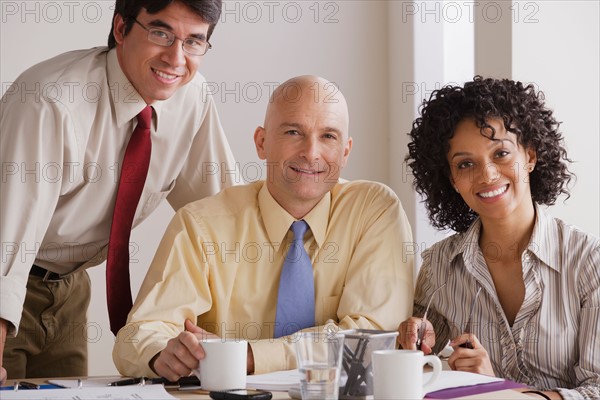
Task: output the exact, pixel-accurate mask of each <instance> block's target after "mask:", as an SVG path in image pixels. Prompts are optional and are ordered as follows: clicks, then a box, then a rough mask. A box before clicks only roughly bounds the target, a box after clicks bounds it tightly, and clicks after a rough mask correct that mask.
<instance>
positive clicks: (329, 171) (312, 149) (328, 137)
mask: <svg viewBox="0 0 600 400" xmlns="http://www.w3.org/2000/svg"><path fill="white" fill-rule="evenodd" d="M348 125H349V122H348V105H347V103H346V99H345V98H344V96H343V95H342V93H341V92H340V90H339V89H338V88H337V86H336V85H335V84H333V83H332V82H329V81H328V80H326V79H323V78H320V77H318V76H311V75H305V76H298V77H296V78H292V79H289V80H287V81H285V82H284V83H282V84H281V85H279V86H278V87H277V89H276V90H275V91H274V92H273V95H272V96H271V98H270V101H269V105H268V107H267V113H266V116H265V123H264V127H258V128H257V129H256V132H255V133H254V142H255V144H256V150H257V152H258V156H259V157H260V158H261V159H262V160H266V161H267V165H268V168H267V182H266V184H267V188H268V189H269V192H270V193H271V195H272V196H273V198H274V199H275V200H276V201H277V202H278V203H279V204H280V205H281V206H282V207H283V208H284V209H286V210H287V211H288V212H289V213H290V214H291V215H293V216H294V217H295V218H298V219H300V218H302V217H303V216H304V215H306V213H308V212H309V211H310V210H311V209H312V208H313V207H314V206H315V205H316V204H317V203H318V202H319V201H320V200H321V199H322V198H323V196H325V194H326V193H327V192H329V191H330V190H331V189H332V188H333V186H334V185H335V184H336V183H337V182H338V178H339V176H340V173H341V170H342V169H343V168H344V167H345V166H346V161H347V159H348V156H349V154H350V151H351V149H352V138H350V137H349V136H348Z"/></svg>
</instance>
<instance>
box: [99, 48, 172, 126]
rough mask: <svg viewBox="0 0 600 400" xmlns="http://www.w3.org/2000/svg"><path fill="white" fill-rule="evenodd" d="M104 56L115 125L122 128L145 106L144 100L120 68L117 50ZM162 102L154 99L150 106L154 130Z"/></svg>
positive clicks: (112, 50)
mask: <svg viewBox="0 0 600 400" xmlns="http://www.w3.org/2000/svg"><path fill="white" fill-rule="evenodd" d="M106 57H107V62H106V64H107V70H108V72H107V79H108V85H109V86H108V87H109V91H110V96H111V98H112V102H113V104H114V107H115V116H116V119H117V126H118V127H119V128H122V127H123V126H125V124H127V123H129V122H130V121H131V120H134V119H135V118H136V116H137V115H138V114H139V113H140V111H142V110H143V109H144V107H146V102H145V101H144V99H142V96H140V94H139V93H138V91H137V90H135V88H134V87H133V84H132V83H131V82H129V80H128V79H127V77H126V76H125V73H124V72H123V70H122V69H121V66H120V65H119V59H118V58H117V50H116V49H111V50H110V51H109V52H108V55H107V56H106ZM162 103H163V102H162V101H156V102H154V103H153V104H152V108H153V109H154V113H153V114H154V118H152V120H153V123H155V124H154V131H156V127H157V126H158V117H159V114H160V110H161V108H162Z"/></svg>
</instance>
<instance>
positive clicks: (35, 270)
mask: <svg viewBox="0 0 600 400" xmlns="http://www.w3.org/2000/svg"><path fill="white" fill-rule="evenodd" d="M29 275H33V276H37V277H40V278H42V279H43V280H44V281H51V282H52V281H61V280H63V278H64V277H62V276H60V275H59V274H57V273H56V272H52V271H48V270H47V269H45V268H42V267H38V266H37V265H35V264H33V266H32V267H31V271H29Z"/></svg>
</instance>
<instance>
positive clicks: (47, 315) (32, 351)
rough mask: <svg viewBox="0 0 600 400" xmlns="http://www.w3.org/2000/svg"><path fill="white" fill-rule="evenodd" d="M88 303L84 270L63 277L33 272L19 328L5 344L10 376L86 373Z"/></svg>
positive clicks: (86, 280)
mask: <svg viewBox="0 0 600 400" xmlns="http://www.w3.org/2000/svg"><path fill="white" fill-rule="evenodd" d="M89 303H90V278H89V276H88V274H87V272H86V271H85V270H82V271H78V272H76V273H74V274H72V275H70V276H68V277H66V278H64V279H62V280H60V281H47V282H44V280H43V279H42V278H40V277H37V276H31V275H30V276H29V280H28V281H27V295H26V297H25V305H24V307H23V315H22V317H21V323H20V326H19V333H18V334H17V336H16V337H14V338H7V339H6V344H5V347H4V360H3V362H4V364H3V366H4V368H6V371H7V372H8V379H23V378H47V377H65V376H86V375H87V340H86V339H87V317H86V313H87V309H88V305H89Z"/></svg>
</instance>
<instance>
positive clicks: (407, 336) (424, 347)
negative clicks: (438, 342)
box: [397, 317, 435, 354]
mask: <svg viewBox="0 0 600 400" xmlns="http://www.w3.org/2000/svg"><path fill="white" fill-rule="evenodd" d="M422 322H423V319H422V318H417V317H410V318H409V319H407V320H406V321H404V322H402V323H401V324H400V326H399V327H398V339H397V341H398V344H399V345H400V347H402V348H403V349H405V350H416V349H417V338H418V337H419V328H420V327H421V323H422ZM425 326H426V328H425V336H424V338H423V343H421V351H422V352H423V353H425V354H431V352H432V350H431V349H432V348H433V346H434V345H435V331H434V330H433V325H431V322H429V320H426V321H425Z"/></svg>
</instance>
